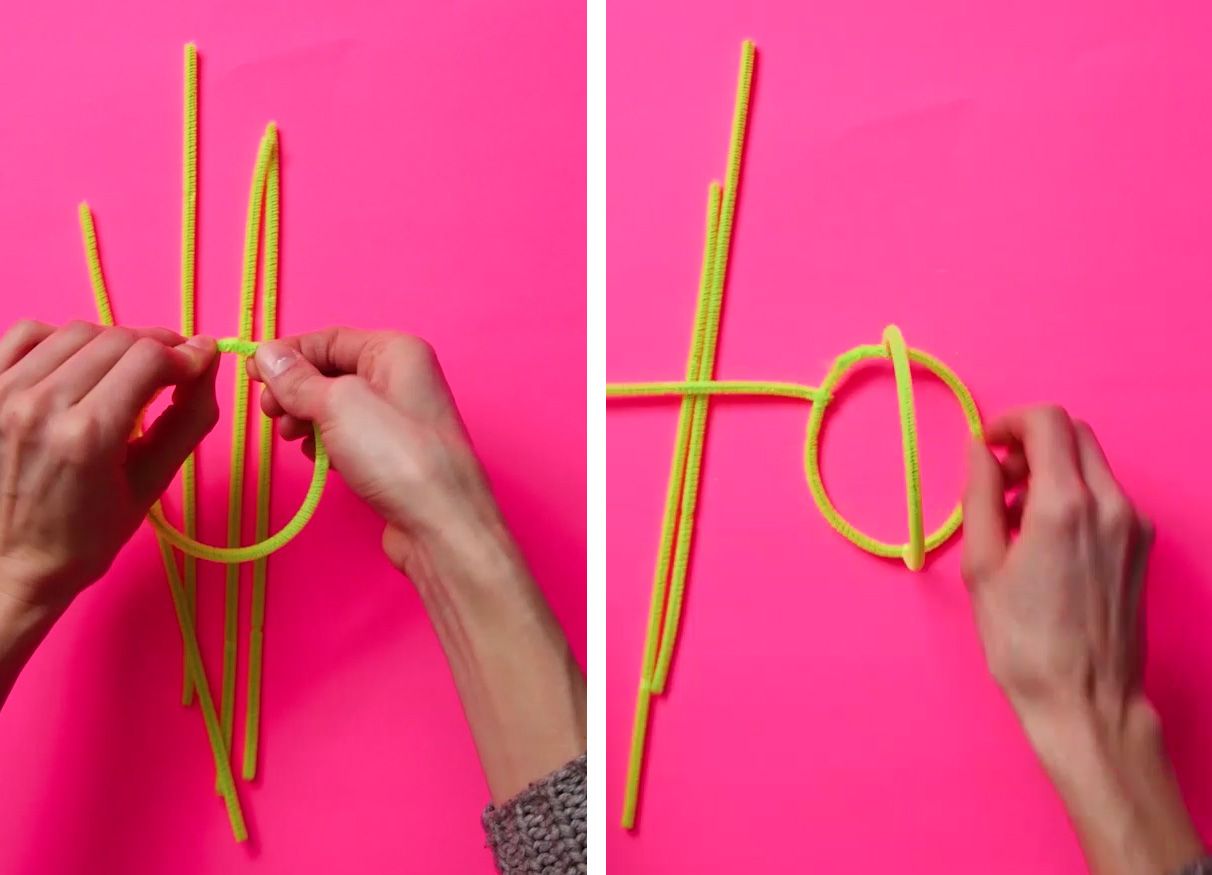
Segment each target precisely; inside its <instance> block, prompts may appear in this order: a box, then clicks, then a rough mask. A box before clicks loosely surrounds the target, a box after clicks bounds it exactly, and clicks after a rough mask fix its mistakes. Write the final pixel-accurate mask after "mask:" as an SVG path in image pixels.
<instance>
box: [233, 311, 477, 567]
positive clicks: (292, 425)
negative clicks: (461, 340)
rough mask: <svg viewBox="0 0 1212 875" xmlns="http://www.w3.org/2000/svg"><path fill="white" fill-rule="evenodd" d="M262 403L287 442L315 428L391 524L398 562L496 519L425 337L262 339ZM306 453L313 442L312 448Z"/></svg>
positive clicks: (387, 536) (389, 535)
mask: <svg viewBox="0 0 1212 875" xmlns="http://www.w3.org/2000/svg"><path fill="white" fill-rule="evenodd" d="M248 371H249V375H250V376H251V377H252V378H253V379H255V380H259V381H261V382H263V383H264V384H265V387H264V390H263V391H262V393H261V407H262V409H263V410H264V411H265V413H266V414H267V415H269V416H272V417H278V418H280V422H281V428H280V431H281V434H282V436H283V437H284V438H286V439H287V440H298V439H301V438H302V439H305V440H307V441H308V442H310V441H311V437H310V436H311V435H312V427H313V424H314V426H315V427H317V428H318V429H319V432H320V435H321V437H322V438H323V441H324V446H325V447H326V448H327V450H328V454H329V457H330V459H331V461H332V464H333V467H334V468H335V469H336V470H338V471H339V472H340V473H341V476H342V477H343V478H344V480H345V482H346V483H347V484H348V485H349V486H350V488H351V489H353V491H354V492H355V493H357V494H358V495H359V496H360V497H361V498H363V499H364V500H365V501H367V502H368V503H369V504H370V505H371V507H373V508H374V509H375V510H376V511H377V512H378V513H379V514H380V515H381V516H382V517H383V519H384V520H385V521H386V522H387V528H386V530H385V532H384V536H383V545H384V549H385V550H386V552H387V554H388V556H389V557H390V558H391V559H392V561H393V562H394V563H395V564H396V565H397V566H398V567H401V568H406V567H407V566H409V565H410V564H412V563H411V560H412V559H414V558H415V553H416V548H417V544H418V540H419V539H420V538H422V537H424V536H426V535H428V534H431V533H435V532H440V531H441V530H442V529H443V528H444V527H446V526H448V525H450V524H451V523H452V522H463V521H467V520H468V519H469V518H470V519H471V520H474V521H475V522H478V523H480V524H484V523H489V524H491V525H493V526H495V525H496V524H497V523H498V512H497V510H496V504H495V502H494V501H493V499H492V496H491V493H490V491H489V487H488V484H487V481H486V478H485V476H484V473H483V470H482V469H481V467H480V464H479V461H478V460H477V459H476V456H475V453H474V452H473V450H472V448H471V443H470V441H469V439H468V437H467V432H466V430H465V429H464V427H463V423H462V421H461V419H460V418H459V412H458V409H457V408H456V407H455V403H454V398H453V397H452V396H451V393H450V388H449V386H448V385H447V383H446V379H445V377H444V376H443V375H442V369H441V367H440V366H439V364H438V360H437V356H436V355H435V354H434V352H433V349H432V348H431V347H430V346H429V345H428V344H427V343H426V342H425V341H424V340H422V339H420V338H418V337H412V336H410V335H406V334H398V333H395V332H388V331H377V332H368V331H358V330H354V329H350V328H330V329H327V330H325V331H318V332H314V333H311V334H303V335H299V336H297V337H290V338H285V339H282V340H278V341H271V342H267V343H263V344H262V345H261V346H260V348H259V349H258V350H257V354H256V356H255V357H254V358H250V359H249V360H248ZM308 449H309V451H310V447H308Z"/></svg>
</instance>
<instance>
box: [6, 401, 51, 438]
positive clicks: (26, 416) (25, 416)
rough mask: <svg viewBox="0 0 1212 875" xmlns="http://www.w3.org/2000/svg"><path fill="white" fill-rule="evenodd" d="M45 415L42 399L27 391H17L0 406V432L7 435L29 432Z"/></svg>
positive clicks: (26, 433) (20, 434) (23, 434)
mask: <svg viewBox="0 0 1212 875" xmlns="http://www.w3.org/2000/svg"><path fill="white" fill-rule="evenodd" d="M44 417H45V410H44V408H43V404H42V401H41V400H40V399H39V398H38V397H37V396H35V395H32V394H31V393H29V392H17V393H15V394H13V395H12V396H10V397H8V398H6V399H5V401H4V405H3V407H0V432H3V433H4V434H5V435H7V436H9V437H18V438H19V437H25V436H28V435H29V434H31V433H32V432H33V431H34V430H35V429H36V428H37V427H38V424H39V423H40V422H41V421H42V419H43V418H44Z"/></svg>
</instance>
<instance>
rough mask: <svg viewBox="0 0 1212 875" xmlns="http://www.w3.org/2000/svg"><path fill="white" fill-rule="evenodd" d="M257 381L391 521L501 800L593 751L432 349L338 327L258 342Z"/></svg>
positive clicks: (557, 644)
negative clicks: (317, 435)
mask: <svg viewBox="0 0 1212 875" xmlns="http://www.w3.org/2000/svg"><path fill="white" fill-rule="evenodd" d="M248 369H249V375H250V376H251V377H252V378H253V379H256V380H261V381H262V382H263V383H264V384H265V388H264V390H263V392H262V394H261V407H262V409H263V410H265V412H266V413H267V414H269V415H270V416H275V417H279V418H280V421H281V432H282V435H283V436H284V437H286V438H293V439H298V438H303V437H305V436H307V435H309V434H311V433H312V426H313V424H314V425H315V426H316V427H317V428H318V429H319V432H320V435H321V437H322V438H323V440H324V445H325V447H327V449H328V454H329V458H330V459H331V461H332V463H333V467H334V468H336V469H337V470H338V471H339V472H340V473H341V476H342V477H343V478H344V479H345V481H346V483H348V484H349V486H350V487H351V488H352V489H353V490H354V492H356V493H357V494H358V495H360V496H361V497H362V498H363V499H365V500H366V501H367V502H369V503H370V505H371V506H372V507H373V508H374V509H375V510H377V511H378V512H379V514H380V515H381V516H382V517H383V519H384V520H385V521H386V523H387V527H386V529H385V531H384V535H383V546H384V549H385V550H386V552H387V554H388V556H389V558H390V559H391V560H392V562H393V563H394V564H395V565H396V567H397V568H399V569H400V570H401V571H403V572H404V573H405V574H407V576H408V577H409V578H410V579H411V580H412V582H413V583H414V584H415V585H416V587H417V590H418V592H419V593H420V596H421V600H422V603H423V604H424V605H425V608H426V610H427V612H428V613H429V617H430V619H431V621H432V622H433V625H434V629H435V631H436V632H437V636H438V640H439V641H440V642H441V644H442V648H443V650H444V651H445V653H446V657H447V660H448V662H449V664H450V670H451V674H452V675H453V677H454V681H455V685H456V687H458V690H459V696H460V698H461V700H462V702H463V710H464V713H465V714H466V715H467V722H468V725H469V726H470V728H471V732H472V736H473V737H474V739H475V742H476V748H477V750H478V751H479V755H480V762H481V764H482V765H483V767H484V773H485V776H486V777H487V779H488V785H489V788H490V790H491V792H492V796H493V800H494V801H495V802H497V803H501V802H504V801H505V800H507V799H510V798H511V797H513V796H514V795H516V794H517V793H519V792H521V791H522V790H524V789H525V788H526V786H527V785H528V784H530V782H532V781H535V780H538V779H539V778H541V777H543V776H545V775H547V774H548V773H550V772H551V771H553V770H554V769H556V768H558V767H560V766H562V765H564V764H565V763H567V762H568V761H569V760H571V759H574V758H575V757H577V756H578V755H580V754H581V753H583V752H584V751H585V679H584V676H583V675H582V673H581V671H580V667H579V666H578V665H577V663H576V661H575V660H574V659H573V657H572V654H571V653H570V651H569V649H568V643H567V641H566V640H565V638H564V634H563V631H562V630H561V629H560V626H559V624H558V623H557V622H556V620H555V617H554V616H552V613H551V609H550V607H549V606H548V604H547V601H546V599H545V598H544V597H543V594H542V592H541V591H540V590H539V588H538V586H537V585H536V584H535V582H534V579H533V578H532V577H531V575H530V572H529V570H528V569H527V568H526V563H525V561H524V560H523V558H522V556H521V553H520V551H519V550H518V548H517V545H516V544H515V543H514V541H513V538H512V537H511V536H510V535H509V532H508V531H507V529H506V527H505V524H504V522H503V520H502V519H501V516H500V512H499V511H498V509H497V505H496V502H495V501H494V499H493V497H492V494H491V492H490V490H489V487H488V482H487V480H486V478H485V476H484V473H483V471H482V469H481V467H480V463H479V461H478V460H477V459H476V456H475V453H474V452H473V451H472V448H471V443H470V441H469V440H468V438H467V434H466V432H465V431H464V429H463V424H462V422H461V421H460V419H459V414H458V411H457V409H456V408H455V403H454V399H453V398H452V397H451V394H450V389H449V387H448V386H447V384H446V380H445V378H444V377H443V376H442V370H441V368H440V367H439V366H438V361H437V358H436V356H435V355H434V353H433V350H432V349H431V348H430V347H429V345H428V344H426V343H425V342H424V341H423V340H421V339H419V338H416V337H410V336H408V335H403V334H396V333H393V332H365V331H355V330H352V329H348V328H333V329H329V330H327V331H320V332H316V333H314V334H304V335H301V336H298V337H292V338H288V339H286V340H282V341H277V342H272V343H263V344H261V346H260V347H259V348H258V350H257V354H256V357H255V358H254V359H251V360H250V361H249V366H248Z"/></svg>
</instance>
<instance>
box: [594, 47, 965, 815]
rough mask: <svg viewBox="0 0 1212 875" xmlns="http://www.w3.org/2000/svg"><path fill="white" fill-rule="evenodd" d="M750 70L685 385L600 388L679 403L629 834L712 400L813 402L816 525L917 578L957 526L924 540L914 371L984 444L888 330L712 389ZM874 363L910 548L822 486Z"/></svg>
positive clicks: (671, 633)
mask: <svg viewBox="0 0 1212 875" xmlns="http://www.w3.org/2000/svg"><path fill="white" fill-rule="evenodd" d="M753 64H754V46H753V42H752V41H750V40H745V41H744V42H743V43H742V44H741V63H740V72H739V75H738V82H737V93H736V103H735V106H734V109H733V118H732V136H731V138H730V142H729V149H728V164H727V167H726V174H725V177H724V179H725V182H724V186H723V187H722V189H721V187H720V185H719V184H718V183H716V182H713V183H711V185H710V187H709V189H708V196H707V227H706V231H705V234H704V244H703V261H702V267H701V271H700V279H699V297H698V305H697V307H696V309H695V318H694V330H693V333H692V335H691V343H690V355H689V360H688V363H687V367H686V379H685V380H683V381H680V382H648V383H611V384H609V385H607V387H606V394H607V396H608V397H611V398H637V397H656V396H675V397H680V398H681V408H680V413H679V415H678V428H677V436H676V438H675V440H674V446H673V462H672V464H671V465H670V470H669V483H668V486H667V488H666V494H665V511H664V516H663V519H662V524H661V539H660V542H659V546H658V548H657V560H656V570H655V573H654V577H653V584H652V599H651V602H650V606H649V612H648V626H647V633H646V635H645V638H644V654H643V658H642V660H641V668H640V684H639V690H638V693H637V696H636V708H635V720H634V724H633V727H632V735H631V748H630V757H629V760H628V763H627V783H626V787H625V791H624V796H623V816H622V824H623V827H624V828H625V829H631V828H632V827H634V826H635V818H636V808H637V806H638V801H639V790H640V779H641V776H642V770H643V762H644V748H645V744H646V741H647V733H648V715H649V710H650V707H651V702H652V697H653V696H656V695H660V694H661V693H663V692H664V691H665V687H666V684H667V683H668V677H669V669H670V664H671V661H672V659H673V649H674V646H675V644H676V641H677V633H678V627H679V624H680V619H681V612H682V601H683V595H684V592H685V587H686V569H687V565H688V562H689V557H690V548H691V544H692V541H693V535H694V513H695V509H696V506H697V503H698V489H699V480H700V474H701V468H702V453H703V441H704V438H705V435H706V418H707V399H708V396H711V395H748V396H764V397H779V398H792V399H797V400H801V401H809V402H812V409H811V412H810V413H809V416H808V426H807V433H806V436H805V441H804V473H805V476H806V477H807V480H808V489H809V492H810V493H811V495H812V499H813V501H814V502H815V503H816V506H817V508H819V510H820V512H821V515H822V516H824V517H825V520H826V521H827V522H828V523H829V524H830V525H831V526H832V527H833V528H834V529H835V530H836V531H837V532H838V533H839V534H841V535H842V536H843V537H845V538H846V539H847V540H849V541H850V542H851V543H853V544H855V545H856V546H858V547H860V548H861V549H863V550H866V551H867V552H869V553H873V554H875V555H876V556H883V557H889V558H900V559H902V560H903V561H904V563H905V565H906V566H907V567H908V568H909V569H910V570H912V571H918V570H920V569H921V568H922V567H923V566H924V564H925V557H926V553H927V552H929V551H931V550H934V549H935V548H937V547H939V546H940V545H941V544H943V543H944V542H945V541H946V540H947V539H948V538H950V537H951V536H952V535H953V534H954V533H955V532H956V530H957V529H958V528H959V526H960V522H961V519H962V509H961V508H960V507H959V506H958V505H957V506H956V508H955V509H954V510H953V511H952V512H951V514H950V515H949V516H948V517H947V518H946V520H944V521H943V523H942V525H941V526H939V528H938V529H936V530H935V531H933V532H931V533H930V534H926V532H925V527H924V524H923V519H922V490H921V468H920V465H919V461H918V451H917V425H916V417H915V413H914V403H913V382H912V374H911V366H912V365H917V366H919V367H922V368H925V369H926V370H928V371H930V372H931V373H932V374H934V375H935V376H936V377H938V378H939V379H940V380H941V381H942V382H943V383H944V384H945V385H946V386H947V387H948V388H949V389H950V390H951V391H952V393H953V394H954V395H955V397H956V399H957V400H958V402H959V405H960V408H961V409H962V410H963V412H964V417H965V418H966V420H967V422H968V427H969V430H970V431H971V432H972V434H973V436H974V437H978V438H979V437H980V435H981V420H980V414H979V412H978V411H977V409H976V403H975V402H974V401H973V400H972V395H971V393H970V392H969V391H968V389H967V387H965V386H964V384H963V383H962V382H961V381H960V379H959V377H958V376H956V375H955V373H954V372H953V371H952V370H951V369H950V368H948V367H947V366H946V365H945V364H943V363H942V362H941V361H939V360H938V359H936V358H934V357H933V356H931V355H929V354H927V353H925V352H922V351H921V350H917V349H912V348H910V347H908V346H907V345H906V344H905V340H904V337H903V336H902V335H901V331H900V329H899V328H897V327H896V326H895V325H889V326H888V327H887V328H885V329H884V334H883V337H882V342H881V343H880V344H879V345H865V346H858V347H855V348H854V349H852V350H850V351H849V352H846V353H844V354H842V355H841V356H839V357H838V358H837V359H836V360H835V361H834V363H833V367H832V368H830V370H829V372H828V373H827V374H826V375H825V379H824V380H822V381H821V384H820V386H819V387H813V386H803V385H799V384H797V383H777V382H768V381H758V380H743V381H739V380H733V381H725V380H715V379H714V377H713V370H714V364H715V351H716V342H717V339H718V335H719V323H720V310H721V307H722V304H723V297H724V283H725V281H726V279H727V272H728V254H729V250H730V249H731V243H732V228H733V219H734V216H735V210H736V197H737V190H738V187H739V183H740V167H741V158H742V156H743V154H744V147H745V129H746V122H747V119H748V114H749V98H750V92H751V87H752V81H753ZM870 360H886V361H890V362H891V363H892V369H893V374H894V376H895V378H896V392H897V407H898V410H899V415H900V422H901V441H902V445H903V450H904V461H905V494H906V506H907V510H908V518H909V540H908V542H907V543H904V544H890V543H886V542H883V541H879V540H876V539H875V538H872V537H870V536H869V535H867V534H864V533H863V532H861V531H859V530H858V529H857V528H855V527H854V526H853V525H851V524H850V523H849V522H848V521H847V520H846V519H845V518H844V517H843V516H842V515H841V514H840V513H839V512H838V510H837V508H836V507H834V505H833V502H832V501H831V500H830V498H829V495H828V493H827V492H826V491H825V485H824V482H823V481H822V479H821V471H820V433H821V426H822V424H823V423H824V418H825V410H826V408H827V407H828V405H829V402H830V400H831V399H832V398H833V395H834V392H835V390H836V389H837V387H838V386H839V385H840V384H841V383H842V381H843V380H845V378H846V376H847V375H848V374H849V373H850V372H851V371H852V370H853V369H854V368H856V367H858V366H860V365H861V364H862V363H864V362H867V361H870ZM662 618H663V620H662Z"/></svg>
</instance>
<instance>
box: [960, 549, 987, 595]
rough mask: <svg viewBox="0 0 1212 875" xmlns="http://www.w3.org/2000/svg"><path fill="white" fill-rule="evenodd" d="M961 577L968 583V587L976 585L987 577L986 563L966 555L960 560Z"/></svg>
mask: <svg viewBox="0 0 1212 875" xmlns="http://www.w3.org/2000/svg"><path fill="white" fill-rule="evenodd" d="M960 578H961V579H962V580H963V581H964V583H966V584H967V585H968V588H969V589H971V588H972V587H974V586H976V585H977V584H978V583H980V582H981V581H982V580H984V578H985V563H983V562H981V561H979V560H977V559H975V558H973V557H971V556H965V557H963V559H961V560H960Z"/></svg>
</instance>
